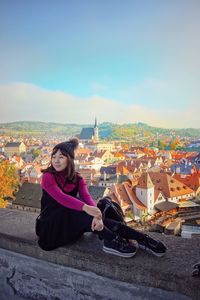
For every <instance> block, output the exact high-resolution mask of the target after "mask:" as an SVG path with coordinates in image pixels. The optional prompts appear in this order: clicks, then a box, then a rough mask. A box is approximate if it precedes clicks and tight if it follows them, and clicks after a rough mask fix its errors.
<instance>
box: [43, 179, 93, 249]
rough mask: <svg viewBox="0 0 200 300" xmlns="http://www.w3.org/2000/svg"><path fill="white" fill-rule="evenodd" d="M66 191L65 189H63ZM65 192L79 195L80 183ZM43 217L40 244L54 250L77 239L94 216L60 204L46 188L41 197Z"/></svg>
mask: <svg viewBox="0 0 200 300" xmlns="http://www.w3.org/2000/svg"><path fill="white" fill-rule="evenodd" d="M63 192H64V191H63ZM65 194H67V195H70V196H73V197H77V194H78V185H76V186H75V187H74V189H73V190H72V191H70V192H68V193H66V192H65ZM41 211H42V213H41V218H40V226H39V233H38V232H37V234H38V236H39V239H38V244H39V246H40V247H41V248H42V249H43V250H46V251H48V250H53V249H55V248H58V247H61V246H64V245H66V244H67V243H69V242H74V241H76V240H77V239H78V238H79V237H80V236H81V235H82V234H83V233H84V232H85V231H88V228H89V229H90V228H91V223H92V219H93V218H92V217H91V216H89V215H88V214H86V213H85V212H83V211H76V210H73V209H70V208H67V207H64V206H63V205H61V204H59V203H58V202H57V201H56V200H55V199H54V198H52V197H51V196H50V195H49V194H48V193H47V192H46V191H45V190H43V194H42V199H41Z"/></svg>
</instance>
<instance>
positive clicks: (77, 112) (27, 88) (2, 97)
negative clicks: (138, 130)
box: [0, 83, 200, 127]
mask: <svg viewBox="0 0 200 300" xmlns="http://www.w3.org/2000/svg"><path fill="white" fill-rule="evenodd" d="M195 100H196V99H195ZM195 103H196V102H195V101H194V104H195ZM0 107H1V110H0V122H1V123H3V122H12V121H20V120H32V121H43V122H59V123H79V124H89V123H92V122H93V121H94V117H95V116H97V118H98V121H99V122H104V121H110V122H115V123H128V122H139V121H141V122H145V123H148V124H150V125H153V126H158V127H159V126H160V127H200V125H199V120H198V110H196V107H195V105H194V106H192V103H191V104H190V107H188V110H187V111H185V110H183V109H182V110H181V109H180V110H179V111H177V110H173V109H168V110H163V109H161V108H159V107H152V108H149V107H145V106H142V105H135V104H123V103H121V102H119V101H115V100H113V99H108V98H105V97H100V96H92V97H88V98H81V97H76V96H75V95H71V94H67V93H65V92H62V91H49V90H45V89H42V88H40V87H38V86H36V85H33V84H27V83H15V84H9V85H1V86H0Z"/></svg>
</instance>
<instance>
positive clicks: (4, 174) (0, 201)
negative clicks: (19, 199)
mask: <svg viewBox="0 0 200 300" xmlns="http://www.w3.org/2000/svg"><path fill="white" fill-rule="evenodd" d="M18 184H19V176H18V173H17V169H16V167H15V166H14V165H13V164H11V163H10V162H9V161H8V160H5V161H0V207H6V204H7V201H6V200H5V199H6V198H7V197H10V198H13V199H14V196H13V192H14V191H16V189H17V187H18Z"/></svg>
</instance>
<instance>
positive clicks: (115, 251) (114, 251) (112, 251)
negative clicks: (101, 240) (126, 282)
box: [103, 246, 136, 258]
mask: <svg viewBox="0 0 200 300" xmlns="http://www.w3.org/2000/svg"><path fill="white" fill-rule="evenodd" d="M103 251H104V252H106V253H109V254H114V255H117V256H121V257H126V258H129V257H133V256H134V255H135V254H136V252H132V253H123V252H119V251H117V250H115V249H111V248H107V247H105V246H103Z"/></svg>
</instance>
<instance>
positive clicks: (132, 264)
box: [0, 209, 200, 300]
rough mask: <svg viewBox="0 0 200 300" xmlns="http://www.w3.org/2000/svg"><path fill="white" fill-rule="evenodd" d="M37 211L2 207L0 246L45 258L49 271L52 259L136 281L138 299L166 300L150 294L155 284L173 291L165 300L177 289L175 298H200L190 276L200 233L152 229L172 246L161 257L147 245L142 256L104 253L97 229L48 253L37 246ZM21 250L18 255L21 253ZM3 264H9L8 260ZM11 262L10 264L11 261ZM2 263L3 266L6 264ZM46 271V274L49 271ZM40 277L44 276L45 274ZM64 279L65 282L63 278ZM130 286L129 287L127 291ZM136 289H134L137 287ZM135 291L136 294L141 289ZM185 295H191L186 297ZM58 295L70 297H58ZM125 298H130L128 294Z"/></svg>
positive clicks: (199, 282)
mask: <svg viewBox="0 0 200 300" xmlns="http://www.w3.org/2000/svg"><path fill="white" fill-rule="evenodd" d="M36 216H37V214H35V213H30V212H24V211H17V210H14V209H0V248H3V249H6V250H9V251H12V252H16V253H20V254H23V255H25V256H26V257H27V256H29V257H32V258H31V259H33V258H35V259H37V261H38V262H39V261H41V264H43V263H44V262H45V263H46V264H47V267H45V268H46V269H44V270H47V269H48V265H49V270H50V268H51V264H52V263H53V264H57V265H59V267H65V268H73V269H76V270H77V271H80V272H82V276H83V277H84V276H86V275H85V274H86V273H85V272H87V273H88V272H89V274H90V272H92V273H93V275H95V276H100V277H101V278H104V279H105V278H109V279H106V280H108V282H109V283H110V282H111V281H113V282H114V281H117V282H121V284H122V283H124V284H127V285H128V286H129V287H130V285H129V284H132V285H134V287H136V288H140V287H143V288H144V289H143V292H144V294H143V296H144V297H143V298H135V299H161V298H153V296H152V295H153V294H152V295H151V293H150V290H151V289H152V291H153V289H159V290H158V293H157V296H159V295H160V294H159V293H160V290H162V291H163V293H164V291H166V292H167V291H168V292H169V293H168V296H167V294H165V298H164V297H163V298H162V299H171V298H170V297H171V293H170V292H173V293H176V296H175V297H174V299H188V298H190V299H195V300H197V299H200V278H194V277H191V267H192V265H193V264H194V263H196V262H197V261H198V260H199V259H200V250H199V249H200V238H192V239H183V238H181V237H174V236H164V235H161V234H158V233H150V235H151V236H153V237H156V238H159V239H161V240H162V241H164V242H165V244H166V245H167V246H168V251H167V253H166V255H165V256H164V257H162V258H157V257H154V256H152V255H150V254H148V253H146V252H144V251H142V250H138V253H137V255H136V256H135V257H133V258H131V259H125V258H119V257H116V256H112V255H108V254H105V253H104V252H103V251H102V241H100V240H98V238H97V237H96V236H94V235H92V234H85V235H84V236H83V237H82V238H81V239H80V240H79V241H78V242H77V243H75V244H73V245H68V246H67V247H62V248H58V249H56V250H54V251H50V252H46V251H43V250H41V249H40V248H39V247H38V245H37V237H36V236H35V233H34V222H35V218H36ZM16 253H15V255H17V254H16ZM9 255H11V254H9ZM5 256H6V255H4V257H5ZM11 256H12V255H11ZM11 256H10V257H11ZM0 262H2V260H0ZM38 262H36V265H37V264H39V263H38ZM47 262H49V263H50V264H48V263H47ZM4 263H5V264H6V262H5V260H4ZM7 264H8V268H9V262H7ZM0 267H1V268H0V271H1V270H2V265H0ZM27 270H28V269H27ZM45 272H47V271H45ZM36 273H37V272H36V271H35V277H37V274H36ZM47 273H48V272H47ZM50 273H51V272H50ZM43 275H45V273H44V272H43ZM27 276H28V275H27ZM53 276H54V275H53ZM70 276H71V275H70ZM39 278H40V279H41V280H42V275H40V276H39ZM63 280H64V281H65V278H64V277H63ZM79 280H80V279H79ZM102 280H103V279H102ZM109 280H111V281H109ZM64 281H63V283H61V282H60V283H59V284H60V285H59V286H57V288H61V287H62V284H65V282H64ZM97 281H98V280H97ZM102 282H103V281H102ZM106 282H107V281H106ZM55 284H56V277H55ZM84 284H85V283H83V285H84ZM113 284H114V283H113ZM88 286H89V285H88ZM97 286H98V284H97ZM114 286H115V285H113V287H114ZM122 286H123V285H122ZM128 286H126V288H127V287H128ZM36 287H37V285H36ZM91 288H92V287H91ZM145 288H147V290H145ZM102 289H103V285H102ZM125 290H126V289H125ZM80 291H81V288H80ZM113 291H114V289H113ZM128 291H130V290H129V289H127V293H128ZM141 292H142V290H141ZM131 293H133V290H132V292H131ZM145 293H146V294H145ZM130 295H131V294H130ZM132 295H135V296H136V294H132ZM138 295H139V294H138ZM145 295H146V296H145ZM163 295H164V294H163ZM183 295H185V296H187V297H186V298H183ZM99 297H100V294H99ZM102 297H104V298H101V297H100V298H96V299H112V298H110V297H108V298H105V295H104V296H102ZM151 297H152V298H151ZM154 297H155V296H154ZM167 297H168V298H167ZM181 297H182V298H181ZM31 299H37V298H31ZM38 299H40V298H38ZM41 299H56V296H55V298H48V297H47V298H45V297H44V298H41ZM57 299H66V298H59V297H58V298H57ZM69 299H72V298H69ZM74 299H75V298H74ZM76 299H92V298H76ZM93 299H95V298H93ZM113 299H114V298H113ZM121 299H123V298H121ZM124 299H131V298H127V297H124Z"/></svg>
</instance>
